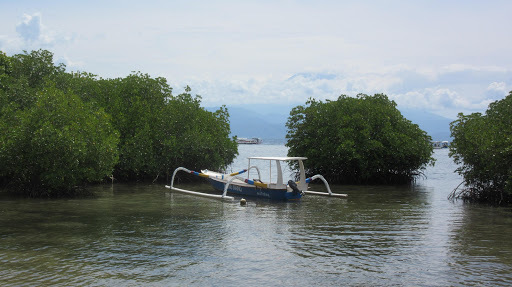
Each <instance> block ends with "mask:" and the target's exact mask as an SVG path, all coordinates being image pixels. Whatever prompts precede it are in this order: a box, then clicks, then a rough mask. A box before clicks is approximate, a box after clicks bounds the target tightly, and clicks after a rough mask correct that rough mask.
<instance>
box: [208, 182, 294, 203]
mask: <svg viewBox="0 0 512 287" xmlns="http://www.w3.org/2000/svg"><path fill="white" fill-rule="evenodd" d="M208 181H209V182H210V184H211V185H212V186H213V188H214V189H216V190H219V191H224V182H221V181H216V180H214V179H211V178H209V179H208ZM228 192H229V193H232V194H238V195H244V196H252V197H261V198H267V199H272V200H298V199H300V198H301V197H302V194H301V193H295V192H288V191H287V190H286V188H285V189H269V188H260V187H256V186H240V185H234V184H231V185H229V188H228Z"/></svg>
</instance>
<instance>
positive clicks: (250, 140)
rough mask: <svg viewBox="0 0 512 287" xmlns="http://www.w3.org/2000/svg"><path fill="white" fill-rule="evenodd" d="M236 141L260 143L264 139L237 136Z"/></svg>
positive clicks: (240, 142)
mask: <svg viewBox="0 0 512 287" xmlns="http://www.w3.org/2000/svg"><path fill="white" fill-rule="evenodd" d="M236 142H237V143H239V144H260V143H262V140H261V139H260V138H250V139H248V138H237V139H236Z"/></svg>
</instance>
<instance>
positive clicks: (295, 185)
mask: <svg viewBox="0 0 512 287" xmlns="http://www.w3.org/2000/svg"><path fill="white" fill-rule="evenodd" d="M288 186H289V187H290V188H291V189H292V190H293V193H294V194H297V193H301V191H300V190H299V187H298V186H297V184H296V183H295V181H293V180H289V181H288Z"/></svg>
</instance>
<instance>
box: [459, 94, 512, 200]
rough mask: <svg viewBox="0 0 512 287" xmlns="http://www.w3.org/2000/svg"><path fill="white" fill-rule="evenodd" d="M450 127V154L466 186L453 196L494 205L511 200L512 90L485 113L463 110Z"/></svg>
mask: <svg viewBox="0 0 512 287" xmlns="http://www.w3.org/2000/svg"><path fill="white" fill-rule="evenodd" d="M450 130H451V134H452V137H453V141H452V143H451V145H450V156H451V157H453V159H454V161H455V163H457V164H458V165H459V167H458V168H457V170H456V171H457V172H458V173H459V174H461V175H462V176H463V178H464V187H462V188H461V189H456V190H454V192H453V193H452V195H451V196H452V197H453V198H462V199H465V200H469V201H474V202H487V203H490V204H493V205H507V204H510V203H512V92H510V93H509V94H508V96H507V97H506V98H504V99H502V100H499V101H496V102H493V103H491V104H490V105H489V108H488V109H487V111H486V113H485V115H482V114H481V113H473V114H470V115H464V114H462V113H460V114H459V115H458V119H457V120H455V121H453V122H452V123H451V124H450Z"/></svg>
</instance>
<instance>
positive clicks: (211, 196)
mask: <svg viewBox="0 0 512 287" xmlns="http://www.w3.org/2000/svg"><path fill="white" fill-rule="evenodd" d="M180 170H182V171H184V172H186V173H190V174H194V175H197V176H200V177H205V178H209V176H208V175H207V174H204V173H201V172H197V171H193V170H189V169H187V168H184V167H178V168H177V169H175V170H174V173H173V174H172V179H171V185H166V186H165V187H166V188H169V189H171V190H176V191H179V192H183V193H187V194H192V195H199V196H203V197H209V198H215V199H222V200H234V199H235V198H234V197H232V196H228V195H226V192H224V193H223V194H222V195H219V194H211V193H205V192H198V191H192V190H186V189H181V188H177V187H174V176H175V175H176V173H177V172H178V171H180ZM245 171H246V170H242V171H239V172H235V173H232V174H230V176H235V175H237V174H241V173H244V172H245Z"/></svg>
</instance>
